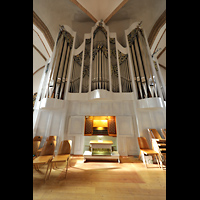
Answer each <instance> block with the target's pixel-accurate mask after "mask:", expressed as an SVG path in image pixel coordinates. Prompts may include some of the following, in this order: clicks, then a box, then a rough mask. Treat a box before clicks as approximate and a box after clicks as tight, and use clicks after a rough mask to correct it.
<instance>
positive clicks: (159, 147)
mask: <svg viewBox="0 0 200 200" xmlns="http://www.w3.org/2000/svg"><path fill="white" fill-rule="evenodd" d="M147 130H148V133H149V136H150V138H151V143H152V149H153V150H154V151H156V152H158V158H159V162H160V165H161V168H162V169H163V163H164V162H166V139H162V137H161V136H160V134H159V133H158V131H157V130H156V129H147Z"/></svg>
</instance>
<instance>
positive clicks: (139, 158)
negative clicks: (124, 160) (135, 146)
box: [138, 151, 141, 160]
mask: <svg viewBox="0 0 200 200" xmlns="http://www.w3.org/2000/svg"><path fill="white" fill-rule="evenodd" d="M140 157H141V151H140V154H139V157H138V159H139V160H140Z"/></svg>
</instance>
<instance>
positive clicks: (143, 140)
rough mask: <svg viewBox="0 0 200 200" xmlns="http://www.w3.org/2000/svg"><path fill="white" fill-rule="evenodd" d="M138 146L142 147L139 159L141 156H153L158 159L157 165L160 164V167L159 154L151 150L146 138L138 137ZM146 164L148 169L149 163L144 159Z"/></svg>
mask: <svg viewBox="0 0 200 200" xmlns="http://www.w3.org/2000/svg"><path fill="white" fill-rule="evenodd" d="M138 144H139V147H140V155H139V159H140V157H141V154H142V155H143V156H145V155H146V156H147V155H152V156H155V157H156V160H157V163H158V166H159V160H158V157H157V155H158V152H156V151H154V150H152V149H150V148H149V144H148V143H147V140H146V138H145V137H138ZM144 164H145V167H146V168H147V163H146V161H145V158H144Z"/></svg>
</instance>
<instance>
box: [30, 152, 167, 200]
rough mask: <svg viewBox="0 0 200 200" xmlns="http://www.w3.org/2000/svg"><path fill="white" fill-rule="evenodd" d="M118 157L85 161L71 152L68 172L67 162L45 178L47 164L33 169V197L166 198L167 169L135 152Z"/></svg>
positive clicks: (44, 199) (84, 199) (94, 199)
mask: <svg viewBox="0 0 200 200" xmlns="http://www.w3.org/2000/svg"><path fill="white" fill-rule="evenodd" d="M120 160H121V163H118V162H115V161H105V162H103V161H88V162H85V163H84V162H83V156H74V155H72V156H71V159H70V163H69V168H68V171H67V176H66V178H65V164H64V163H60V164H57V167H58V168H55V169H53V170H52V172H51V175H50V179H48V180H46V182H44V175H45V171H46V165H44V166H41V167H40V170H39V171H36V170H35V169H33V199H34V200H36V199H38V200H39V199H41V200H47V199H48V200H54V199H55V200H62V199H67V200H71V199H76V200H79V199H80V200H147V199H148V200H164V199H166V170H162V169H161V168H158V165H157V164H150V165H148V168H145V165H144V164H143V163H142V161H140V160H139V159H138V158H137V157H135V156H127V157H120Z"/></svg>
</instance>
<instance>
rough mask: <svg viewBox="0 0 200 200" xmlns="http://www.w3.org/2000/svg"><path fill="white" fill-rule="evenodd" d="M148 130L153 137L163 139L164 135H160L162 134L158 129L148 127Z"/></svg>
mask: <svg viewBox="0 0 200 200" xmlns="http://www.w3.org/2000/svg"><path fill="white" fill-rule="evenodd" d="M147 130H148V132H149V135H150V137H151V139H162V137H161V136H160V134H159V133H158V131H157V130H156V129H150V128H148V129H147Z"/></svg>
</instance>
